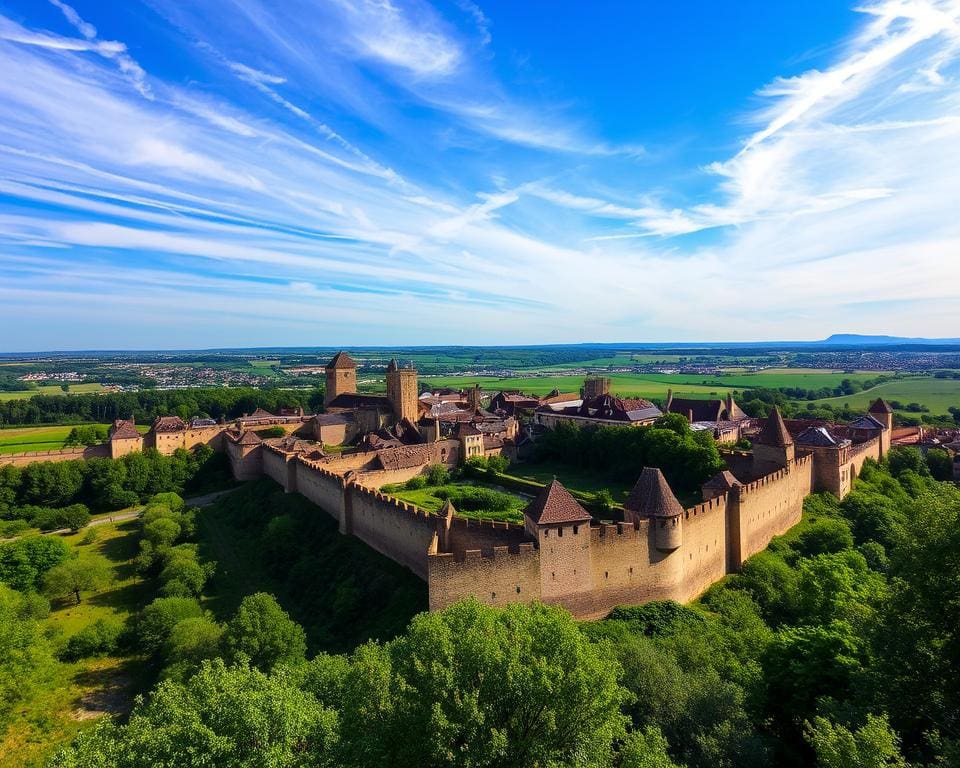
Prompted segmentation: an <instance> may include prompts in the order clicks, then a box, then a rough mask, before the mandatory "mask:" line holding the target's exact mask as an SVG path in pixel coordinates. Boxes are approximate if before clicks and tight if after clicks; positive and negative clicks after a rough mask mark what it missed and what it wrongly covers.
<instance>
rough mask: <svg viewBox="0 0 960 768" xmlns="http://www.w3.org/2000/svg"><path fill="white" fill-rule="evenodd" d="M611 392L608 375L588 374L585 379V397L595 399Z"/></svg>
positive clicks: (585, 398)
mask: <svg viewBox="0 0 960 768" xmlns="http://www.w3.org/2000/svg"><path fill="white" fill-rule="evenodd" d="M609 394H610V379H608V378H607V377H606V376H588V377H587V378H585V379H584V380H583V399H584V400H593V398H595V397H600V395H609Z"/></svg>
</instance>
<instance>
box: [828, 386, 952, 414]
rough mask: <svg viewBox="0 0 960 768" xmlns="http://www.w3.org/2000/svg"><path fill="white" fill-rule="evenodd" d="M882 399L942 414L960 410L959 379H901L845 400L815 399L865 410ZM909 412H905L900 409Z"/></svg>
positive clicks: (833, 404)
mask: <svg viewBox="0 0 960 768" xmlns="http://www.w3.org/2000/svg"><path fill="white" fill-rule="evenodd" d="M877 397H882V398H884V399H885V400H888V401H891V400H893V401H896V402H898V403H900V404H902V405H908V404H910V403H919V404H920V405H925V406H926V407H927V408H929V409H930V413H932V414H935V415H942V414H945V413H947V412H948V411H947V409H948V408H950V407H951V406H953V407H957V408H960V379H935V378H933V377H924V378H910V379H898V380H896V381H889V382H887V383H886V384H880V385H878V386H876V387H874V388H873V389H871V390H869V391H865V392H858V393H857V394H855V395H847V396H844V397H829V398H826V399H824V400H815V401H813V402H815V403H828V404H830V405H832V406H834V407H837V406H843V405H849V406H850V408H851V409H853V410H857V409H861V410H862V409H864V408H866V407H867V406H868V405H869V404H870V403H871V402H872V401H873V400H874V399H875V398H877ZM899 410H900V411H901V412H903V413H907V411H905V410H904V409H902V408H901V409H899Z"/></svg>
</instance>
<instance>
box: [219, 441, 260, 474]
mask: <svg viewBox="0 0 960 768" xmlns="http://www.w3.org/2000/svg"><path fill="white" fill-rule="evenodd" d="M226 446H227V458H229V459H230V468H231V470H232V471H233V477H234V479H236V480H240V481H241V482H244V481H247V480H256V479H257V478H258V477H260V476H261V475H262V474H263V451H262V446H260V445H254V446H249V445H237V444H236V443H234V442H233V441H231V440H227V441H226Z"/></svg>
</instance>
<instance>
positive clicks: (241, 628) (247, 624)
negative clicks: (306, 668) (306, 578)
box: [224, 592, 307, 670]
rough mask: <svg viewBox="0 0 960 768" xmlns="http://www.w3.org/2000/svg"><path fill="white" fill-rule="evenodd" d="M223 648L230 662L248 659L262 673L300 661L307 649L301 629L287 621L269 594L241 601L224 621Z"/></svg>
mask: <svg viewBox="0 0 960 768" xmlns="http://www.w3.org/2000/svg"><path fill="white" fill-rule="evenodd" d="M224 648H225V649H226V651H227V655H228V657H229V658H231V659H239V658H241V657H243V658H246V659H249V661H250V663H251V664H253V665H254V666H255V667H257V668H259V669H263V670H269V669H273V668H274V667H276V666H278V665H281V664H287V665H293V664H297V663H299V662H302V661H303V660H304V656H305V654H306V649H307V641H306V635H305V633H304V631H303V627H301V626H300V625H299V624H297V623H296V622H295V621H294V620H293V619H291V618H290V616H289V614H287V612H286V611H284V610H283V608H281V607H280V604H279V603H278V602H277V599H276V598H275V597H274V596H273V595H268V594H266V593H265V592H257V593H256V594H253V595H248V596H247V597H245V598H243V601H242V602H241V603H240V607H239V608H237V612H236V613H235V614H234V616H233V618H232V619H231V620H230V621H229V622H228V624H227V629H226V632H225V633H224Z"/></svg>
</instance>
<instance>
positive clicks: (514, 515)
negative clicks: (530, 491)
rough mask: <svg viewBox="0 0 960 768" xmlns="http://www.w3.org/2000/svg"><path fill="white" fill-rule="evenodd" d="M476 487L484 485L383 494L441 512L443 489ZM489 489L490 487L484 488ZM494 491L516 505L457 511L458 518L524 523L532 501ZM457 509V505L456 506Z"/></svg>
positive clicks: (390, 490)
mask: <svg viewBox="0 0 960 768" xmlns="http://www.w3.org/2000/svg"><path fill="white" fill-rule="evenodd" d="M474 485H481V486H482V485H483V484H482V483H470V482H466V483H447V484H446V485H438V486H428V487H427V488H417V489H416V490H406V489H404V488H403V487H402V486H389V487H384V489H383V492H384V493H389V494H390V495H391V496H395V497H396V498H398V499H400V500H401V501H406V502H408V503H409V504H416V505H417V506H418V507H420V508H421V509H425V510H427V511H428V512H439V511H440V507H442V506H443V503H444V499H442V498H440V497H439V496H437V495H436V492H437V491H438V490H440V489H441V488H449V489H456V488H457V487H464V486H474ZM483 487H488V486H483ZM494 490H496V491H498V492H500V493H505V494H507V495H508V496H510V497H511V498H512V499H513V500H514V503H513V505H512V506H511V508H510V509H509V510H506V511H502V512H492V511H484V510H480V511H477V512H473V511H470V510H465V509H457V516H458V517H471V518H475V519H482V520H503V521H506V522H509V523H522V522H523V509H524V507H526V506H527V504H529V503H530V499H528V498H524V497H522V496H518V495H516V494H515V493H513V492H512V491H508V490H506V489H505V488H494ZM454 506H455V508H456V505H454Z"/></svg>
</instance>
